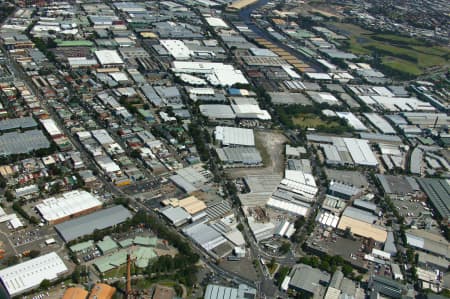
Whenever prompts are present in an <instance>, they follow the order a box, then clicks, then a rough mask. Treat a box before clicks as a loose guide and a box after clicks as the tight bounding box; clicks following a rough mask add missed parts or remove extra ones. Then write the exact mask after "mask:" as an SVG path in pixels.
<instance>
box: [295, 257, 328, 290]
mask: <svg viewBox="0 0 450 299" xmlns="http://www.w3.org/2000/svg"><path fill="white" fill-rule="evenodd" d="M287 278H288V281H289V282H288V285H289V288H292V289H293V290H295V291H298V292H305V293H307V294H309V295H311V296H313V295H319V296H320V294H322V297H323V295H325V289H326V286H327V285H328V283H329V281H330V274H328V273H326V272H322V271H320V270H319V269H316V268H312V267H311V266H308V265H305V264H298V265H296V266H295V267H294V268H293V269H292V270H291V273H289V276H287Z"/></svg>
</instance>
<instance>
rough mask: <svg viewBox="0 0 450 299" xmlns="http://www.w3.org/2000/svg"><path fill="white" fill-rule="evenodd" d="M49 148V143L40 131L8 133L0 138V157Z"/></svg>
mask: <svg viewBox="0 0 450 299" xmlns="http://www.w3.org/2000/svg"><path fill="white" fill-rule="evenodd" d="M49 147H50V142H49V141H48V139H47V137H45V135H44V134H43V133H42V131H40V130H30V131H25V132H23V133H17V132H8V133H5V134H3V135H1V136H0V155H2V156H8V155H14V154H25V153H30V152H32V151H34V150H38V149H43V148H49Z"/></svg>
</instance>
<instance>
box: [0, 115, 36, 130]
mask: <svg viewBox="0 0 450 299" xmlns="http://www.w3.org/2000/svg"><path fill="white" fill-rule="evenodd" d="M36 127H37V122H36V121H35V120H34V118H33V117H31V116H27V117H20V118H9V119H4V120H1V121H0V131H2V132H3V131H9V130H17V129H21V130H24V129H30V128H36Z"/></svg>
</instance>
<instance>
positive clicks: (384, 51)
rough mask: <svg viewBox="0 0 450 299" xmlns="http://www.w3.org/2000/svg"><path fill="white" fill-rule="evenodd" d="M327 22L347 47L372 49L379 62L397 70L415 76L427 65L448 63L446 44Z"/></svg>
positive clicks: (369, 52)
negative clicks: (436, 43)
mask: <svg viewBox="0 0 450 299" xmlns="http://www.w3.org/2000/svg"><path fill="white" fill-rule="evenodd" d="M328 25H329V27H330V28H331V29H333V30H335V31H337V32H339V33H341V34H344V35H346V36H347V37H349V40H348V44H347V50H348V51H350V52H352V53H354V54H359V55H373V54H374V53H376V54H377V55H378V56H380V57H381V63H382V65H383V66H385V67H386V68H387V69H391V70H393V71H395V72H397V73H400V74H405V75H410V76H419V75H422V74H424V73H425V72H426V71H427V70H429V69H431V68H433V69H436V68H441V69H443V70H445V69H448V67H450V61H449V58H450V49H448V48H446V47H442V46H436V45H430V44H427V43H426V42H424V41H421V40H419V39H416V38H411V37H405V36H397V35H392V34H379V33H374V32H371V31H368V30H365V29H363V28H361V27H359V26H356V25H353V24H348V23H338V22H330V23H328Z"/></svg>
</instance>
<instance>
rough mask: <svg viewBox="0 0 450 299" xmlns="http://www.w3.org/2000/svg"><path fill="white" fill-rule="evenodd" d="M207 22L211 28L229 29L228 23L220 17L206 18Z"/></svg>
mask: <svg viewBox="0 0 450 299" xmlns="http://www.w3.org/2000/svg"><path fill="white" fill-rule="evenodd" d="M205 20H206V22H207V23H208V25H209V26H211V27H222V28H228V25H227V23H225V21H224V20H222V19H221V18H218V17H206V18H205Z"/></svg>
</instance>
